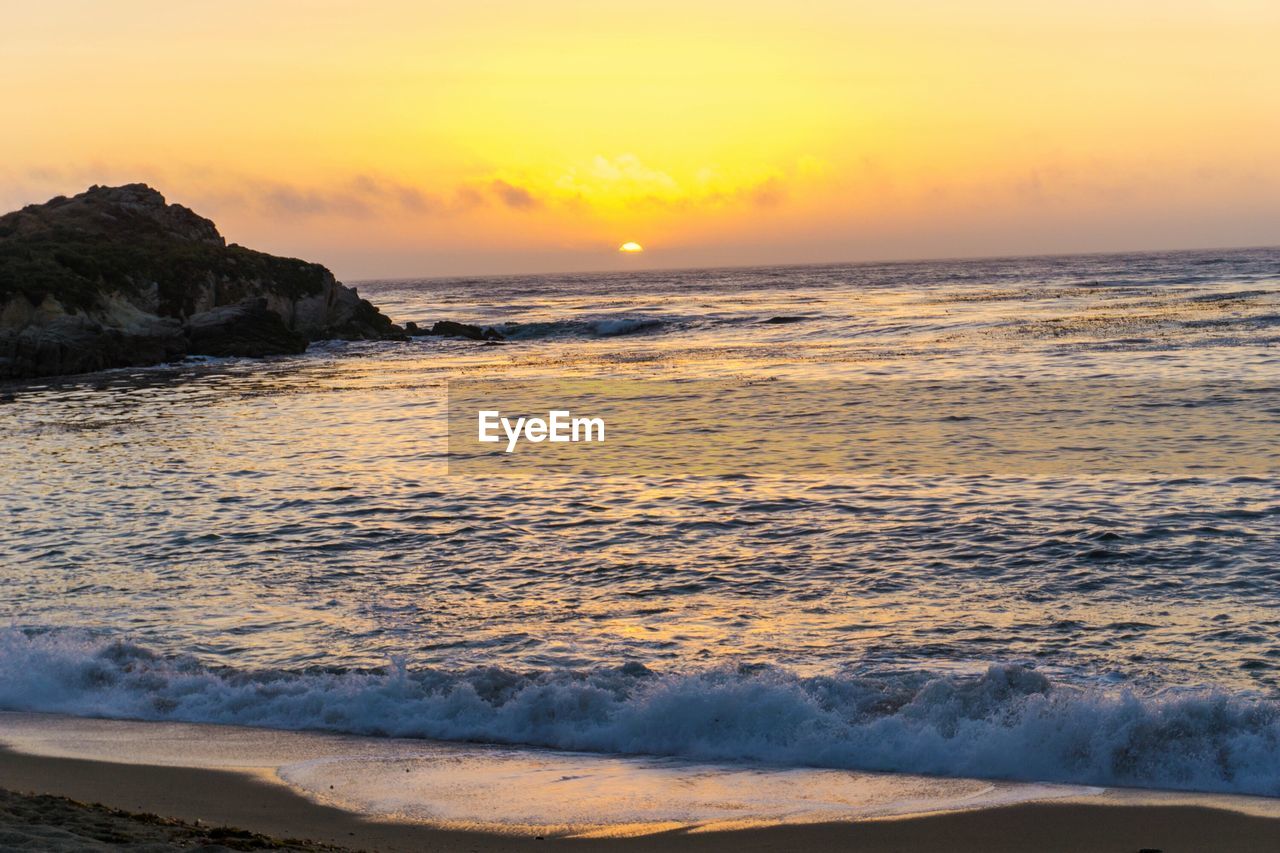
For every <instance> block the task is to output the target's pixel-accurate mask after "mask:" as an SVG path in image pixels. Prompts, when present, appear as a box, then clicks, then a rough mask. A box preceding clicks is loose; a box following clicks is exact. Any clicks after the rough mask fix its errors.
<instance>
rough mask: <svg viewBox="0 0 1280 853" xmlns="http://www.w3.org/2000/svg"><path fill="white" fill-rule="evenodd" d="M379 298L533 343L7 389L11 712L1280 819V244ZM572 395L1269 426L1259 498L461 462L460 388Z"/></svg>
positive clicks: (421, 316) (1260, 441) (1118, 481)
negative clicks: (1045, 793)
mask: <svg viewBox="0 0 1280 853" xmlns="http://www.w3.org/2000/svg"><path fill="white" fill-rule="evenodd" d="M360 289H361V293H362V295H365V296H367V297H369V298H370V299H372V300H373V301H374V302H375V303H376V304H378V305H379V306H380V307H382V308H383V309H384V310H385V311H386V312H387V313H389V314H390V315H391V316H392V317H393V318H394V319H396V320H398V321H406V320H415V321H417V322H420V323H422V322H426V323H428V324H429V323H430V322H432V321H434V320H437V319H452V320H458V321H463V322H472V323H480V324H486V325H493V326H495V327H497V328H499V329H501V330H502V331H503V332H504V334H505V335H506V336H507V337H508V339H509V341H508V343H507V344H505V345H485V344H483V343H480V342H473V341H465V340H445V339H439V338H419V339H415V340H414V341H412V342H409V343H390V342H389V343H351V344H324V345H318V346H314V347H313V348H312V349H311V350H310V351H308V352H307V353H306V354H305V355H302V356H298V357H290V358H281V359H273V360H267V361H249V360H205V361H193V362H188V363H183V364H180V365H171V366H164V367H157V368H149V369H143V370H120V371H110V372H105V373H101V374H95V375H91V376H83V377H74V378H68V379H64V380H58V381H43V382H38V383H27V384H24V385H17V386H12V387H6V388H5V389H4V390H6V391H7V392H10V393H12V394H13V395H14V399H13V401H12V402H9V403H5V404H0V427H2V434H3V435H4V442H3V444H2V445H0V471H3V472H4V473H3V474H2V475H0V484H3V492H2V493H0V508H2V509H3V519H4V522H3V527H2V528H0V565H3V572H2V573H0V625H3V626H4V627H3V629H0V710H10V711H52V712H60V713H69V714H74V715H80V716H101V717H118V718H128V719H142V720H165V721H170V722H215V723H238V724H245V725H252V726H264V727H271V728H283V729H315V730H322V731H331V732H342V733H348V734H358V735H374V736H380V737H382V736H395V737H407V738H431V739H439V740H446V741H466V742H473V743H482V744H507V745H515V746H536V747H553V748H557V749H567V750H581V751H587V752H592V753H601V754H606V755H611V754H628V755H640V756H650V757H655V758H657V757H676V758H680V759H692V760H700V761H715V762H756V763H761V762H763V763H767V764H773V765H779V766H783V767H811V768H831V769H856V770H867V771H898V772H904V773H917V774H919V773H924V774H938V775H944V776H960V777H977V778H990V779H1014V780H1035V781H1045V782H1062V783H1073V784H1084V785H1126V786H1138V787H1149V788H1165V789H1180V790H1192V791H1210V792H1224V793H1248V794H1261V795H1267V796H1280V609H1278V608H1277V603H1278V601H1280V537H1278V536H1277V534H1280V494H1278V492H1277V488H1276V485H1277V483H1276V480H1275V479H1274V477H1273V476H1270V475H1268V473H1267V472H1268V470H1269V469H1268V466H1267V465H1258V464H1252V463H1254V462H1256V461H1257V460H1258V459H1260V458H1263V457H1265V456H1266V450H1267V444H1268V442H1267V438H1268V436H1269V434H1268V433H1267V429H1268V428H1269V424H1271V421H1269V420H1268V418H1271V417H1272V416H1275V415H1277V413H1280V406H1277V405H1276V398H1273V392H1274V393H1275V394H1276V395H1280V391H1277V389H1278V388H1280V347H1278V346H1277V344H1278V343H1280V251H1277V250H1250V251H1218V252H1187V253H1166V254H1142V255H1125V256H1119V255H1115V256H1088V257H1062V258H1038V259H1013V260H992V261H957V262H931V263H899V264H864V265H843V266H824V267H813V266H808V267H778V268H757V269H722V270H690V271H678V272H629V273H608V274H600V275H585V274H581V275H564V276H551V275H548V276H533V277H506V278H496V279H481V278H476V279H465V280H462V279H454V280H438V279H424V280H415V281H394V282H368V283H364V284H362V285H360ZM771 321H772V322H771ZM565 379H580V380H596V379H608V380H626V381H643V380H662V381H664V382H684V381H691V380H707V381H714V382H716V383H721V384H722V385H723V384H728V385H734V384H741V385H749V384H750V383H756V382H767V381H776V382H788V383H797V384H803V383H811V382H823V383H851V386H853V385H856V386H857V387H861V388H865V387H868V386H883V387H884V388H898V387H904V386H902V384H901V383H906V382H917V383H926V384H924V385H916V386H911V387H912V388H913V389H917V391H918V389H920V388H924V389H926V391H927V389H928V388H929V387H930V386H929V385H928V384H927V383H930V382H946V383H951V384H952V386H954V384H955V383H960V384H961V385H962V386H963V385H964V383H983V382H992V381H999V382H1001V383H1004V384H1003V385H1002V386H1001V387H1005V388H1015V389H1019V388H1020V389H1022V391H1021V392H1020V393H1022V395H1023V396H1024V397H1025V401H1024V402H1026V401H1030V402H1034V400H1035V399H1037V398H1036V396H1035V395H1036V394H1037V393H1039V392H1038V391H1036V390H1035V389H1037V388H1043V387H1044V385H1043V383H1049V382H1052V383H1068V384H1069V385H1070V387H1072V388H1074V389H1077V390H1076V391H1075V392H1074V393H1077V394H1079V393H1081V392H1080V391H1079V389H1085V392H1084V393H1085V394H1086V395H1087V396H1094V395H1093V392H1094V391H1096V392H1097V393H1096V398H1097V399H1106V394H1107V393H1109V390H1110V389H1115V388H1118V387H1135V386H1136V387H1141V388H1144V389H1146V392H1147V394H1148V395H1149V396H1151V397H1154V398H1156V399H1157V400H1159V399H1160V398H1161V395H1165V396H1168V395H1169V394H1172V393H1173V392H1172V391H1168V392H1166V389H1184V390H1185V389H1186V388H1187V387H1196V388H1200V389H1206V388H1208V389H1218V390H1220V391H1222V392H1223V393H1227V392H1229V393H1230V395H1231V396H1232V397H1233V400H1234V403H1233V405H1235V406H1237V410H1238V409H1239V407H1240V406H1244V407H1245V408H1246V409H1251V410H1253V411H1256V413H1257V415H1258V418H1259V420H1258V424H1255V426H1256V427H1257V430H1255V432H1253V433H1251V434H1250V435H1249V436H1244V437H1243V438H1241V437H1240V436H1234V437H1232V439H1231V440H1230V441H1215V436H1213V435H1203V434H1201V435H1197V436H1196V437H1195V438H1194V442H1193V443H1192V447H1193V450H1195V452H1196V453H1203V454H1205V456H1206V458H1207V457H1209V456H1212V457H1213V458H1214V460H1215V461H1217V462H1218V463H1222V461H1223V460H1224V459H1226V460H1227V462H1228V463H1230V461H1231V460H1232V459H1238V460H1239V463H1240V464H1239V470H1238V471H1236V470H1233V469H1232V467H1231V465H1230V464H1227V466H1226V467H1225V468H1224V467H1223V465H1222V464H1218V465H1217V466H1215V467H1211V468H1208V469H1206V470H1205V471H1204V472H1202V473H1197V472H1196V471H1195V470H1191V471H1187V470H1179V471H1177V472H1165V471H1161V470H1159V467H1158V466H1156V467H1152V466H1148V465H1143V464H1133V465H1124V464H1121V465H1116V466H1113V467H1112V468H1111V469H1109V470H1107V471H1105V472H1104V473H1102V474H1098V473H1077V472H1075V471H1073V470H1068V471H1066V472H1065V473H1064V472H1062V471H1053V472H1048V471H1044V470H1040V469H1036V468H1034V467H1032V468H1028V467H1027V466H1023V465H1018V464H1010V465H1009V466H1007V468H1006V467H1001V466H999V465H996V466H993V467H990V468H986V469H983V470H974V471H959V472H955V471H943V470H924V471H916V472H914V473H912V472H907V473H901V472H895V471H889V470H882V469H879V468H876V467H870V468H863V469H860V470H857V471H852V472H851V471H844V470H830V471H827V472H825V473H824V471H822V470H817V471H805V472H804V475H803V476H779V475H768V474H762V475H761V476H750V475H746V476H744V475H741V474H735V475H732V476H730V475H724V474H722V473H717V472H715V471H710V472H708V471H700V470H697V469H696V468H694V467H691V468H690V469H688V470H685V469H683V468H682V467H681V466H679V465H673V466H671V467H670V468H667V469H664V470H661V471H655V470H642V471H637V472H634V473H626V472H621V473H620V472H617V471H613V472H610V473H609V474H608V475H607V476H606V475H602V476H596V477H590V476H581V475H568V474H556V473H554V472H532V473H526V474H525V475H522V476H518V477H502V476H489V475H487V474H485V473H484V472H479V473H476V472H470V473H467V472H460V471H459V470H457V469H456V468H451V467H450V465H449V459H448V458H447V450H448V442H447V434H446V414H447V387H448V383H450V382H455V381H457V380H478V381H497V380H528V381H541V380H556V381H561V380H565ZM895 383H897V384H895ZM964 387H969V386H964ZM972 387H980V385H978V384H975V385H974V386H972ZM1178 393H1183V391H1181V390H1180V391H1179V392H1178ZM1215 393H1216V392H1215ZM1248 395H1255V396H1248ZM917 396H918V393H917ZM1241 401H1243V403H1242V402H1241ZM1253 401H1256V405H1255V404H1254V402H1253ZM1203 402H1204V401H1203V400H1201V401H1200V403H1203ZM923 405H925V406H927V405H928V399H927V397H926V398H925V403H924V404H923ZM1190 408H1191V407H1190V404H1188V403H1187V402H1186V401H1185V400H1183V399H1182V398H1178V400H1177V403H1176V405H1174V406H1173V407H1172V408H1170V409H1169V410H1168V411H1164V410H1163V409H1161V410H1160V411H1159V414H1158V418H1159V420H1160V422H1161V423H1179V422H1181V420H1182V419H1183V418H1185V417H1189V415H1185V414H1180V412H1179V409H1183V410H1185V411H1190ZM1233 411H1236V410H1233ZM1239 420H1240V418H1238V417H1236V416H1235V415H1232V416H1231V418H1230V421H1231V422H1233V423H1234V422H1236V421H1239ZM1258 430H1260V431H1258ZM1138 437H1139V438H1141V437H1142V436H1141V433H1139V436H1138ZM1250 439H1251V440H1252V443H1250ZM1224 448H1225V450H1224ZM945 449H946V448H945V446H943V447H942V448H941V450H940V451H938V452H942V453H944V454H945ZM730 452H731V453H732V449H731V451H730ZM758 452H759V448H750V449H743V450H742V454H744V458H743V459H742V460H739V461H740V462H741V465H742V467H744V468H747V469H749V468H750V467H751V458H750V457H748V456H746V454H751V453H758ZM1064 452H1065V451H1064ZM1196 458H1199V457H1196ZM1183 467H1185V466H1183ZM1192 467H1193V468H1194V466H1192ZM1270 470H1272V471H1274V469H1270ZM0 737H2V734H0Z"/></svg>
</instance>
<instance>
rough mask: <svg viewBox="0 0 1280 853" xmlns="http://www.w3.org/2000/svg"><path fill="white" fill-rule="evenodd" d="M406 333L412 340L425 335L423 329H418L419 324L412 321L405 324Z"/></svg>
mask: <svg viewBox="0 0 1280 853" xmlns="http://www.w3.org/2000/svg"><path fill="white" fill-rule="evenodd" d="M404 333H405V334H406V335H408V336H409V337H411V338H413V337H418V336H419V335H422V334H424V333H423V331H422V329H420V328H418V324H417V323H415V322H413V321H412V320H410V321H409V322H407V323H405V324H404Z"/></svg>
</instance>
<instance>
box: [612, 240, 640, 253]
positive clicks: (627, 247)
mask: <svg viewBox="0 0 1280 853" xmlns="http://www.w3.org/2000/svg"><path fill="white" fill-rule="evenodd" d="M618 251H619V252H622V253H623V254H626V255H634V254H636V253H637V252H643V251H644V246H641V245H640V244H639V243H631V242H627V243H623V244H622V245H621V246H619V247H618Z"/></svg>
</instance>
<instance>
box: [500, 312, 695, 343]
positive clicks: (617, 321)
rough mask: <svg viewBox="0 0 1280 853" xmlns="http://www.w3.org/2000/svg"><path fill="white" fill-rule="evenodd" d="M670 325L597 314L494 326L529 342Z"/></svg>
mask: <svg viewBox="0 0 1280 853" xmlns="http://www.w3.org/2000/svg"><path fill="white" fill-rule="evenodd" d="M669 326H670V324H669V322H668V321H666V320H661V319H658V318H656V317H598V318H595V319H582V320H556V321H550V322H545V323H517V322H507V323H503V324H501V325H497V326H492V327H491V328H493V329H494V330H496V331H498V332H501V333H502V335H503V337H505V338H507V339H509V340H513V341H527V340H538V339H541V338H612V337H617V336H620V335H634V334H636V333H639V332H655V331H659V330H662V329H665V328H668V327H669Z"/></svg>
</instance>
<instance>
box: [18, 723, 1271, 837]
mask: <svg viewBox="0 0 1280 853" xmlns="http://www.w3.org/2000/svg"><path fill="white" fill-rule="evenodd" d="M0 788H6V789H9V790H12V791H17V792H21V793H24V794H52V795H56V796H62V797H69V798H71V799H72V800H76V801H80V802H82V803H100V804H102V805H103V806H106V807H108V808H112V809H122V810H125V811H127V812H134V813H151V814H157V815H160V816H162V817H164V818H174V819H177V820H180V821H183V822H185V823H187V824H193V825H194V824H196V823H197V821H198V822H199V824H198V825H202V826H230V827H236V828H238V829H243V830H247V831H250V832H253V833H260V834H262V835H266V836H271V837H273V838H277V839H280V838H283V839H306V840H307V841H309V842H311V843H313V844H329V845H336V846H339V847H343V848H349V849H359V850H370V851H386V853H392V852H393V851H407V850H424V851H436V850H438V851H445V850H466V851H476V853H490V851H505V850H526V849H544V848H546V847H555V848H560V849H566V850H574V851H637V853H649V851H662V850H692V851H707V853H727V851H734V853H748V852H749V851H765V850H794V849H804V850H818V851H822V850H869V851H917V850H918V851H925V850H941V849H946V850H950V851H956V853H1005V851H1008V853H1014V851H1026V850H1036V851H1041V852H1042V853H1043V851H1061V853H1072V852H1073V851H1079V852H1080V853H1084V851H1103V850H1115V851H1137V850H1141V849H1149V850H1161V851H1164V853H1177V852H1178V851H1203V850H1209V849H1212V850H1215V851H1225V852H1226V853H1233V852H1234V851H1238V853H1253V851H1258V853H1263V851H1272V850H1275V849H1277V848H1278V847H1280V819H1277V818H1267V817H1256V816H1251V815H1246V814H1242V813H1239V812H1233V811H1229V810H1226V809H1218V808H1211V807H1207V806H1190V805H1167V806H1166V805H1126V804H1122V803H1115V804H1110V803H1106V804H1104V803H1098V804H1085V803H1079V802H1036V803H1024V804H1018V805H1012V806H993V807H990V808H984V809H978V810H972V811H962V812H945V813H937V814H928V815H922V816H917V817H904V818H894V819H867V820H859V821H849V822H833V823H815V824H783V825H772V826H764V827H755V828H747V829H716V830H711V831H699V830H698V829H696V828H694V829H692V830H674V831H668V832H658V833H653V834H647V835H640V836H630V837H627V836H623V837H608V838H583V837H556V836H548V837H546V838H542V837H537V836H528V835H513V834H500V833H497V832H492V831H472V830H464V829H449V828H441V827H436V826H431V825H427V824H422V823H410V822H397V821H394V820H387V819H370V818H365V817H362V816H360V815H358V814H355V813H353V812H348V811H344V810H342V809H339V808H335V807H332V806H326V805H322V804H320V803H316V802H313V801H311V800H309V799H307V798H306V797H304V796H302V795H301V794H298V793H295V792H294V791H293V790H291V789H289V788H287V787H286V786H284V785H283V784H277V783H276V782H274V781H272V780H271V779H270V774H267V773H265V772H256V773H255V772H253V771H249V770H236V771H231V770H210V769H197V768H188V767H167V766H156V765H146V764H117V763H112V762H106V761H96V760H88V759H80V758H49V757H43V756H36V755H28V754H25V753H19V752H14V751H12V750H10V749H7V748H0ZM3 828H4V827H0V829H3Z"/></svg>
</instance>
